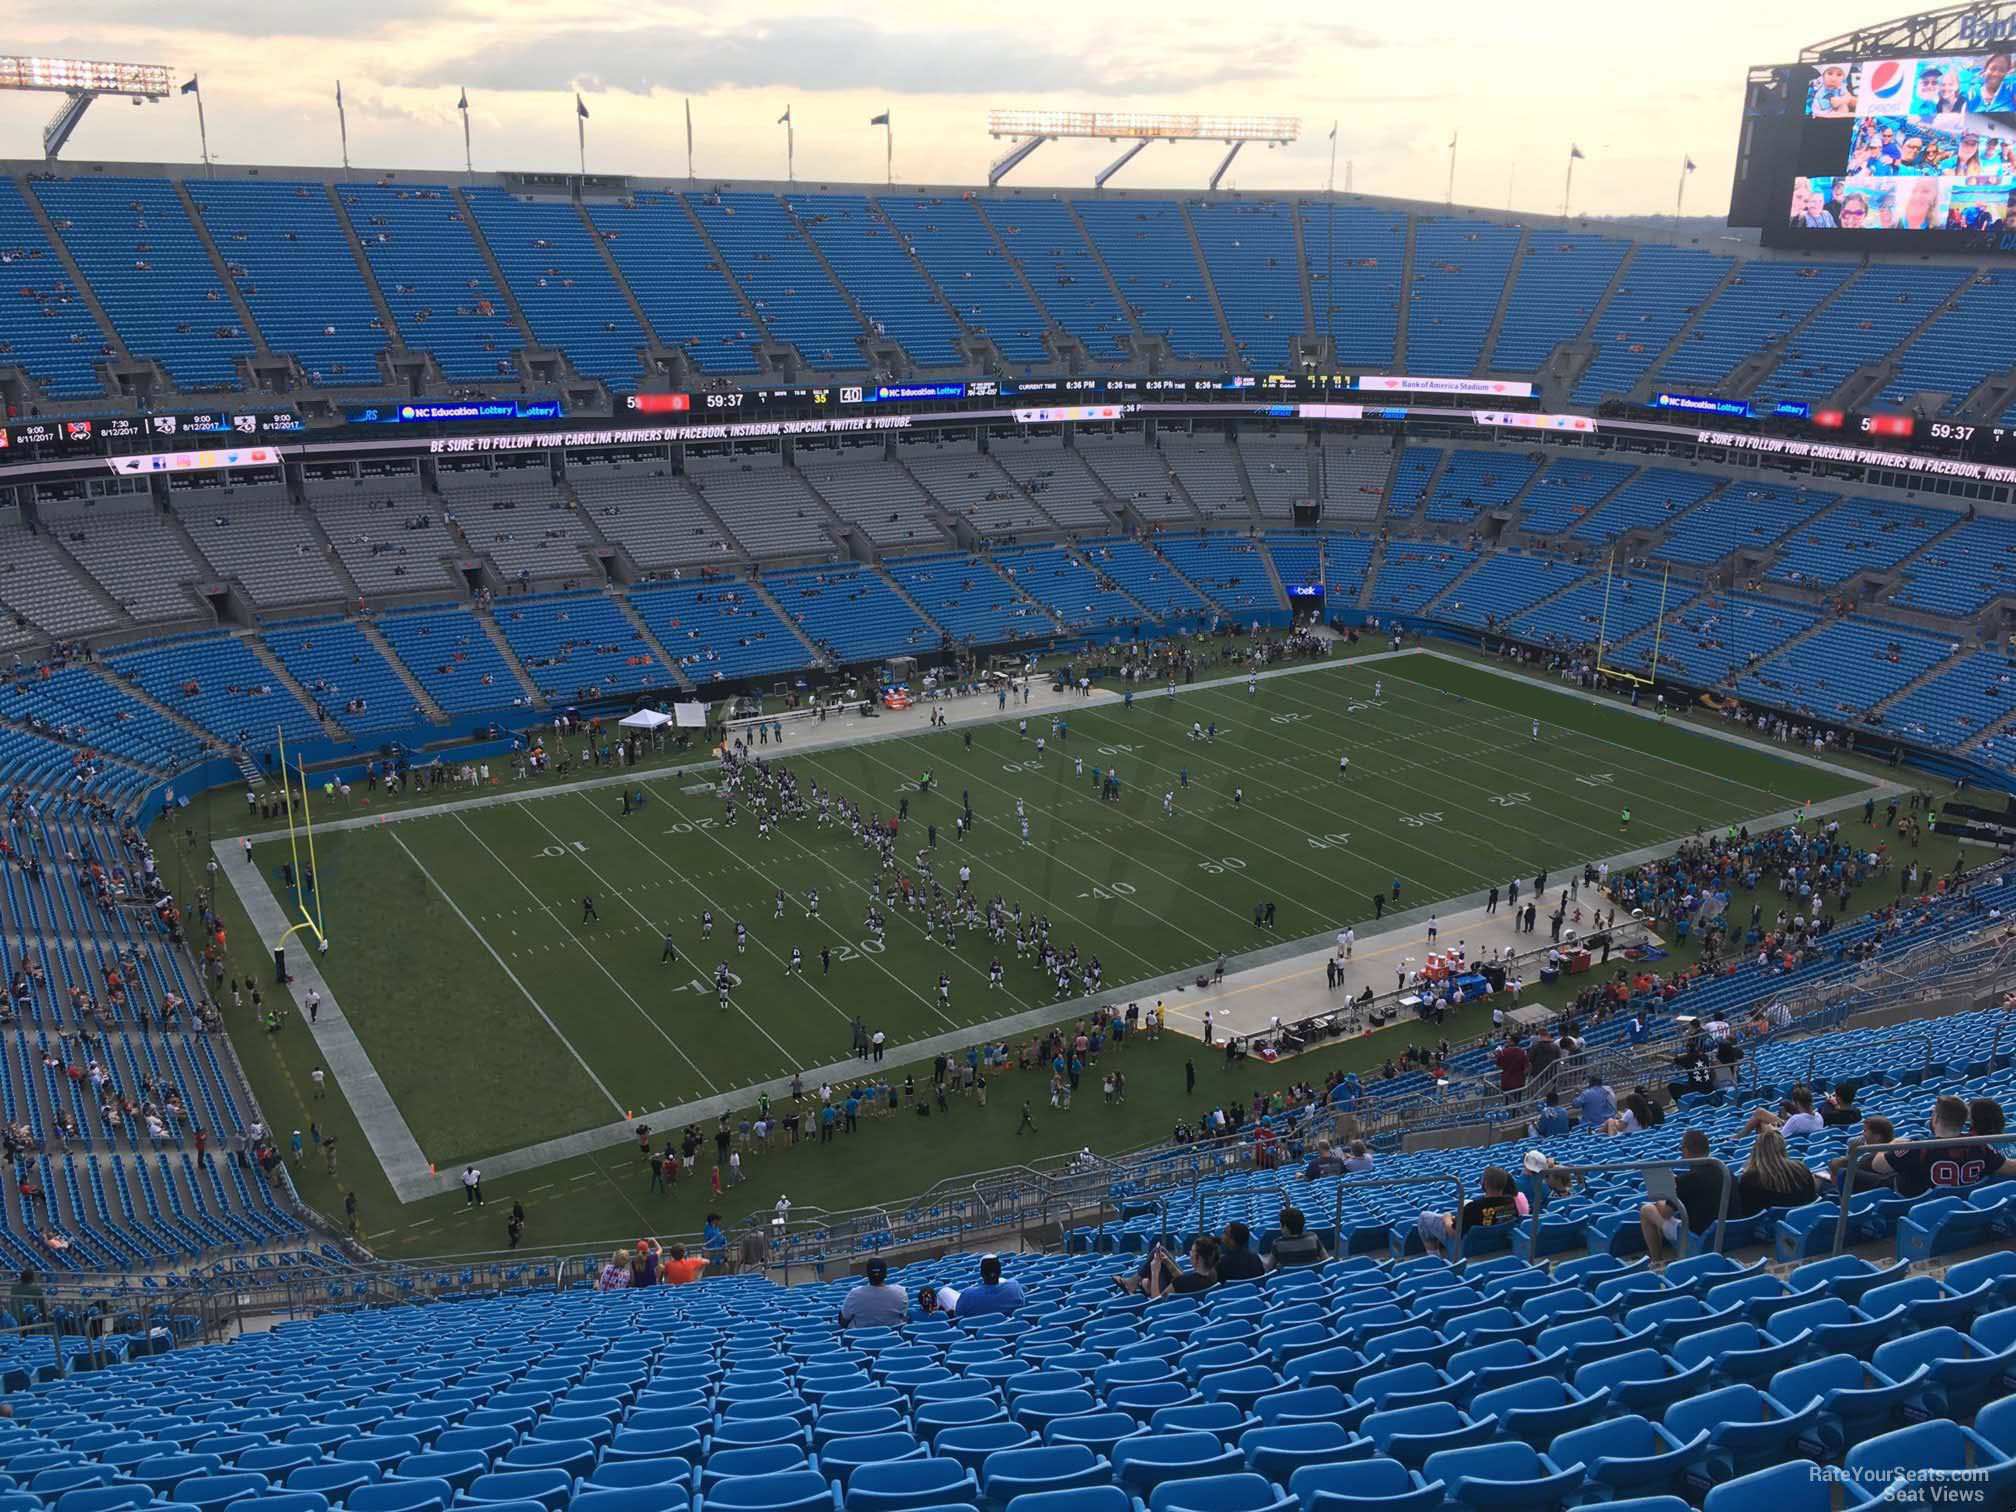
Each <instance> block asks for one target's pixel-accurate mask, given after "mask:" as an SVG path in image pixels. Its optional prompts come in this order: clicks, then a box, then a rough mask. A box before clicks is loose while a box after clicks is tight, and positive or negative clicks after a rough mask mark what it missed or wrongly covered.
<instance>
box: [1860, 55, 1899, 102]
mask: <svg viewBox="0 0 2016 1512" xmlns="http://www.w3.org/2000/svg"><path fill="white" fill-rule="evenodd" d="M1910 77H1911V70H1910V68H1909V67H1907V66H1906V65H1905V64H1903V63H1900V62H1899V61H1898V60H1897V59H1895V58H1885V59H1883V61H1882V62H1880V63H1872V64H1870V65H1869V71H1868V73H1867V74H1866V75H1865V76H1864V78H1863V80H1862V89H1863V93H1865V94H1868V95H1870V96H1872V97H1873V98H1875V99H1878V100H1894V99H1896V98H1897V96H1898V95H1900V94H1902V93H1903V92H1904V86H1905V84H1906V83H1908V82H1909V80H1910Z"/></svg>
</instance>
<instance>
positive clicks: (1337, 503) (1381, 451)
mask: <svg viewBox="0 0 2016 1512" xmlns="http://www.w3.org/2000/svg"><path fill="white" fill-rule="evenodd" d="M1320 466H1321V469H1322V477H1323V518H1324V520H1325V521H1337V520H1376V519H1378V518H1379V508H1380V505H1381V504H1383V503H1384V502H1385V498H1386V479H1387V478H1388V477H1389V476H1391V474H1392V472H1393V443H1392V442H1391V441H1388V440H1386V439H1385V438H1384V437H1378V436H1367V437H1362V438H1360V437H1352V438H1351V439H1349V440H1346V439H1345V438H1344V437H1342V436H1325V437H1324V438H1323V450H1322V453H1321V459H1320Z"/></svg>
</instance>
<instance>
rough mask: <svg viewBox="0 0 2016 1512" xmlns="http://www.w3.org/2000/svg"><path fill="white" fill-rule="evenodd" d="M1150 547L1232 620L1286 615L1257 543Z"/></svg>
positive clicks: (1184, 542) (1217, 538)
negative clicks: (1165, 558)
mask: <svg viewBox="0 0 2016 1512" xmlns="http://www.w3.org/2000/svg"><path fill="white" fill-rule="evenodd" d="M1155 546H1156V548H1157V549H1158V550H1159V551H1160V552H1161V553H1162V555H1163V556H1165V557H1167V558H1168V559H1169V561H1170V562H1171V563H1172V564H1173V565H1174V566H1175V567H1176V569H1177V570H1178V571H1179V572H1181V573H1182V574H1183V576H1185V577H1186V578H1188V579H1189V580H1190V581H1191V582H1192V583H1193V584H1195V585H1196V587H1197V590H1198V592H1200V593H1202V594H1203V595H1204V596H1205V597H1206V598H1208V599H1210V600H1211V602H1212V603H1214V604H1216V605H1217V606H1218V607H1219V608H1221V609H1223V610H1225V611H1226V612H1227V613H1229V614H1230V615H1232V616H1233V617H1234V618H1235V619H1240V620H1247V621H1251V620H1253V619H1255V618H1259V619H1262V620H1275V619H1278V618H1279V617H1280V616H1282V615H1283V614H1285V613H1286V612H1287V611H1286V609H1285V608H1284V607H1283V605H1282V603H1281V596H1280V594H1278V593H1276V592H1275V591H1274V579H1273V578H1272V576H1270V575H1269V573H1268V571H1267V558H1266V557H1265V555H1263V554H1262V551H1261V548H1260V543H1259V542H1258V541H1255V540H1253V539H1252V538H1251V537H1249V536H1244V535H1194V536H1193V535H1162V536H1157V537H1156V538H1155Z"/></svg>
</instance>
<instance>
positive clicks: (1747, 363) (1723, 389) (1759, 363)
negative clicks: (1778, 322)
mask: <svg viewBox="0 0 2016 1512" xmlns="http://www.w3.org/2000/svg"><path fill="white" fill-rule="evenodd" d="M1854 282H1855V279H1854V277H1853V276H1852V275H1851V276H1849V277H1847V278H1844V279H1841V280H1840V281H1839V282H1837V283H1836V284H1835V285H1834V287H1833V288H1831V289H1829V290H1828V291H1827V292H1826V293H1825V294H1824V295H1822V296H1821V297H1820V298H1819V299H1817V300H1815V301H1814V302H1813V308H1812V309H1810V310H1808V311H1807V312H1806V313H1805V315H1803V316H1802V317H1801V318H1800V319H1798V320H1796V321H1794V322H1793V323H1792V325H1791V326H1790V327H1789V328H1788V329H1787V330H1786V331H1785V333H1784V334H1783V335H1782V336H1780V337H1779V338H1778V339H1777V340H1775V341H1773V342H1771V343H1770V344H1769V345H1768V346H1765V347H1763V348H1761V349H1760V350H1758V351H1756V352H1753V353H1752V354H1751V355H1750V356H1748V357H1746V358H1745V359H1744V360H1743V362H1742V363H1741V364H1739V365H1738V366H1737V367H1736V369H1735V370H1734V371H1733V372H1731V373H1730V374H1729V375H1728V376H1727V377H1726V378H1725V379H1724V380H1723V381H1722V382H1721V383H1720V384H1718V385H1716V386H1715V389H1714V392H1716V393H1718V394H1729V395H1747V394H1749V393H1751V392H1752V391H1753V390H1755V389H1756V387H1757V385H1758V384H1759V383H1760V382H1761V381H1762V380H1763V378H1764V375H1765V374H1766V373H1768V372H1770V371H1771V370H1772V369H1773V368H1775V367H1776V366H1777V365H1778V363H1779V361H1780V360H1781V359H1782V358H1783V357H1784V355H1785V353H1786V351H1787V350H1788V349H1789V348H1790V347H1791V346H1792V344H1793V343H1794V342H1796V341H1798V339H1799V338H1800V337H1801V336H1803V335H1804V334H1805V333H1806V331H1807V329H1808V328H1809V327H1810V326H1812V324H1813V323H1814V322H1815V321H1817V320H1821V319H1824V318H1825V315H1826V312H1827V311H1828V310H1829V309H1830V308H1831V307H1832V306H1833V304H1834V302H1835V301H1836V300H1838V299H1840V298H1841V297H1842V295H1843V291H1845V290H1846V289H1848V288H1849V287H1850V286H1852V285H1853V284H1854Z"/></svg>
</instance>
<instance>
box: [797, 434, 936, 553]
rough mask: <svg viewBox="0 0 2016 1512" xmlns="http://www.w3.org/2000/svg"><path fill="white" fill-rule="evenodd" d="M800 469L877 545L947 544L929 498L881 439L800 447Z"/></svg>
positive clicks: (821, 496) (798, 458)
mask: <svg viewBox="0 0 2016 1512" xmlns="http://www.w3.org/2000/svg"><path fill="white" fill-rule="evenodd" d="M797 461H798V471H799V473H800V474H801V475H802V476H803V477H804V479H805V481H806V482H808V483H809V484H811V486H812V488H813V489H814V490H815V491H816V492H817V493H818V495H819V497H820V498H822V499H824V500H825V501H826V502H827V503H828V504H829V505H831V506H832V508H833V512H834V513H835V514H837V515H838V516H840V518H841V519H843V520H845V521H846V522H847V523H848V524H850V525H853V526H855V527H857V528H858V529H860V530H861V531H863V532H864V533H865V534H866V535H867V537H868V539H869V540H871V541H873V542H874V543H875V544H876V545H877V546H878V547H887V548H898V549H900V548H904V547H911V548H915V547H920V546H943V545H945V544H946V541H945V533H944V532H943V531H941V530H940V529H939V528H938V522H937V520H936V518H934V516H933V513H932V508H931V499H930V496H929V495H927V494H926V493H925V492H924V490H923V489H922V488H920V487H918V486H917V480H916V479H915V478H913V477H911V476H910V474H909V472H908V471H906V470H905V469H904V468H903V466H902V465H901V464H900V463H896V462H891V461H889V460H888V459H887V458H886V457H885V456H884V455H883V451H882V446H881V443H880V442H877V443H876V444H875V445H873V446H862V447H852V446H849V445H847V443H845V442H844V441H843V442H841V443H840V444H839V445H838V447H837V448H835V449H832V450H815V449H814V448H812V447H809V446H801V447H800V448H799V449H798V455H797Z"/></svg>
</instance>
